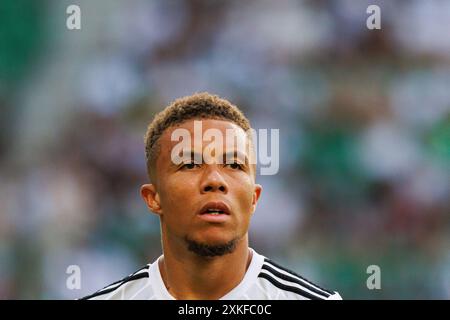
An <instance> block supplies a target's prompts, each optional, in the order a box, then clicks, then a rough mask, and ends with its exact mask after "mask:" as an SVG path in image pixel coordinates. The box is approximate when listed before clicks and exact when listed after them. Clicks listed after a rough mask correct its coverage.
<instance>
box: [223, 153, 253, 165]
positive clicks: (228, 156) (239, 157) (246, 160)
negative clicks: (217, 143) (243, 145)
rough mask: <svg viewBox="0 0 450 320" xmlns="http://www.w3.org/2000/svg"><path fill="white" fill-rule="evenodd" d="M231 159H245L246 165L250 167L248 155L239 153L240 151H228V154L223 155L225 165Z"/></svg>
mask: <svg viewBox="0 0 450 320" xmlns="http://www.w3.org/2000/svg"><path fill="white" fill-rule="evenodd" d="M227 158H230V159H235V158H238V159H244V164H245V165H248V163H249V161H248V157H247V155H246V154H244V153H242V152H240V151H238V150H234V151H228V152H227V153H224V154H223V163H226V159H227Z"/></svg>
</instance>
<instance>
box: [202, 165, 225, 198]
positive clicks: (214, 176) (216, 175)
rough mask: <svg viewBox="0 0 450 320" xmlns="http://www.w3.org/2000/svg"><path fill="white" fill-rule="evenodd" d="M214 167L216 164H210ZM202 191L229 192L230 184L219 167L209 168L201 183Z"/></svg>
mask: <svg viewBox="0 0 450 320" xmlns="http://www.w3.org/2000/svg"><path fill="white" fill-rule="evenodd" d="M210 167H214V166H210ZM200 189H201V191H200V192H201V193H207V192H221V193H224V194H226V193H228V185H227V183H226V181H225V179H224V178H223V177H222V175H221V174H220V172H219V171H218V170H217V169H213V168H209V169H207V170H206V171H205V174H204V177H203V180H202V182H201V184H200Z"/></svg>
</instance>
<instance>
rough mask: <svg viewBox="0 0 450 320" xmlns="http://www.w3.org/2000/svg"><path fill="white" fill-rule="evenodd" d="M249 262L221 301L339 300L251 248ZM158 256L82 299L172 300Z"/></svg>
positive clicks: (337, 297)
mask: <svg viewBox="0 0 450 320" xmlns="http://www.w3.org/2000/svg"><path fill="white" fill-rule="evenodd" d="M250 250H252V252H253V256H252V261H251V262H250V266H249V267H248V269H247V271H246V273H245V276H244V278H243V279H242V281H241V282H240V283H239V284H238V285H237V286H236V287H235V288H234V289H232V290H231V291H230V292H228V293H227V294H225V295H224V296H223V297H222V298H221V299H220V300H309V299H320V300H341V299H342V298H341V296H340V295H339V293H337V292H332V291H328V290H325V289H323V288H321V287H319V286H318V285H316V284H314V283H312V282H311V281H308V280H306V279H305V278H303V277H301V276H299V275H298V274H296V273H295V272H292V271H290V270H288V269H286V268H284V267H281V266H280V265H278V264H276V263H275V262H273V261H271V260H269V259H267V258H266V257H264V256H262V255H260V254H258V253H256V252H255V251H254V250H253V249H250ZM161 258H162V256H161V257H159V258H158V259H157V260H156V261H155V262H154V263H152V264H148V265H146V266H145V267H143V268H141V269H139V270H138V271H136V272H135V273H133V274H131V275H129V276H128V277H126V278H124V279H122V280H120V281H117V282H115V283H113V284H110V285H109V286H107V287H105V288H103V289H101V290H99V291H97V292H95V293H94V294H92V295H90V296H87V297H84V298H82V299H90V300H133V299H139V300H174V299H175V298H174V297H173V296H172V295H171V294H170V293H169V292H168V291H167V288H166V286H165V285H164V282H163V279H162V277H161V273H160V270H159V263H158V262H159V260H160V259H161Z"/></svg>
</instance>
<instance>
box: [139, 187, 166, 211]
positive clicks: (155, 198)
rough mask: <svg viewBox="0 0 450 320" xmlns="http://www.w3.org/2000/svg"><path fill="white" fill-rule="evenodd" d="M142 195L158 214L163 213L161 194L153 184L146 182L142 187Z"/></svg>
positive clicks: (151, 208)
mask: <svg viewBox="0 0 450 320" xmlns="http://www.w3.org/2000/svg"><path fill="white" fill-rule="evenodd" d="M141 197H142V199H144V202H145V203H146V204H147V207H148V208H149V209H150V210H151V211H153V212H154V213H155V214H157V215H161V214H162V208H161V203H160V199H159V194H158V192H157V191H156V187H155V185H153V184H144V185H142V187H141Z"/></svg>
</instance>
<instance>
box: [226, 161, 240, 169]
mask: <svg viewBox="0 0 450 320" xmlns="http://www.w3.org/2000/svg"><path fill="white" fill-rule="evenodd" d="M227 165H228V166H230V168H231V169H234V170H237V169H242V165H241V164H240V163H237V162H234V163H230V164H227Z"/></svg>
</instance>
